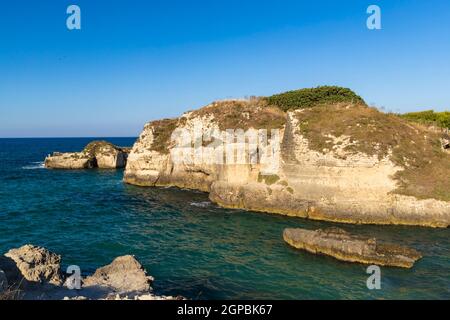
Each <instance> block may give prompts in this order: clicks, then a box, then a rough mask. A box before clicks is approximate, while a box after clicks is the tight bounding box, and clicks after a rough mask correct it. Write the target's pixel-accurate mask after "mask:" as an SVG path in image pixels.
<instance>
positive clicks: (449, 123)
mask: <svg viewBox="0 0 450 320" xmlns="http://www.w3.org/2000/svg"><path fill="white" fill-rule="evenodd" d="M400 117H402V118H404V119H407V120H411V121H414V122H418V123H422V124H425V125H433V126H436V127H441V128H447V129H450V112H449V111H445V112H434V111H433V110H427V111H422V112H411V113H405V114H402V115H400Z"/></svg>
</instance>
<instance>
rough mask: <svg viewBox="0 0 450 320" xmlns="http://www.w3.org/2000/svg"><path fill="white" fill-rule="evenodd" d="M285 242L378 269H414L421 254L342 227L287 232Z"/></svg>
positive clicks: (298, 247) (288, 230)
mask: <svg viewBox="0 0 450 320" xmlns="http://www.w3.org/2000/svg"><path fill="white" fill-rule="evenodd" d="M283 238H284V241H286V242H287V243H288V244H289V245H291V246H293V247H294V248H297V249H302V250H306V251H308V252H311V253H316V254H325V255H328V256H332V257H334V258H336V259H338V260H342V261H348V262H358V263H364V264H375V265H379V266H390V267H401V268H412V267H413V265H414V263H415V262H416V261H417V260H419V259H420V258H422V255H421V254H420V253H419V252H417V251H416V250H414V249H410V248H406V247H402V246H398V245H395V244H381V243H378V242H377V240H376V239H373V238H372V239H369V238H364V237H360V236H355V235H351V234H349V233H347V232H346V231H344V230H342V229H339V228H329V229H325V230H320V229H319V230H316V231H312V230H305V229H285V230H284V232H283Z"/></svg>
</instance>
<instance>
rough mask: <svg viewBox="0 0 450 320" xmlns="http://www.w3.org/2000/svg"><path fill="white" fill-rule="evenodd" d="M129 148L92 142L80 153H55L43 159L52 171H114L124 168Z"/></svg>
mask: <svg viewBox="0 0 450 320" xmlns="http://www.w3.org/2000/svg"><path fill="white" fill-rule="evenodd" d="M129 152H130V150H129V148H122V147H117V146H115V145H113V144H111V143H109V142H106V141H93V142H91V143H89V144H88V145H87V146H86V147H85V148H84V150H83V151H81V152H66V153H60V152H55V153H53V154H52V155H49V156H48V157H47V158H46V159H45V167H46V168H52V169H92V168H100V169H116V168H124V167H125V165H126V162H127V157H128V153H129Z"/></svg>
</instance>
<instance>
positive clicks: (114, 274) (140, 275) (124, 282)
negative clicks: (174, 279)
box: [83, 255, 153, 292]
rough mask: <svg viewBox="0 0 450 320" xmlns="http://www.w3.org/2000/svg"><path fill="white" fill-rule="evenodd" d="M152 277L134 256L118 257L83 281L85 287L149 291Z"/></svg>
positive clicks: (117, 290) (120, 290)
mask: <svg viewBox="0 0 450 320" xmlns="http://www.w3.org/2000/svg"><path fill="white" fill-rule="evenodd" d="M151 281H153V278H152V277H149V276H147V274H146V272H145V270H144V268H143V267H142V266H141V264H140V263H139V262H138V261H137V260H136V259H135V258H134V257H133V256H130V255H128V256H123V257H118V258H116V259H115V260H114V261H113V262H112V263H111V264H109V265H107V266H104V267H102V268H99V269H97V271H95V273H94V274H93V275H92V276H90V277H87V278H86V279H85V280H84V281H83V285H84V286H85V287H90V286H104V287H109V288H111V289H113V290H114V291H116V292H146V291H149V290H150V289H151V288H150V282H151Z"/></svg>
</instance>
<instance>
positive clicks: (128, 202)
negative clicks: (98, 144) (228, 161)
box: [0, 138, 450, 299]
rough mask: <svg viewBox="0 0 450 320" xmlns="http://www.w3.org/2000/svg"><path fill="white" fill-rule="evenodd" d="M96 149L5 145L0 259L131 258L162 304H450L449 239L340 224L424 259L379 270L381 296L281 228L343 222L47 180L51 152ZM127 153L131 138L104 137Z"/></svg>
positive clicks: (81, 179) (116, 175)
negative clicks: (287, 238)
mask: <svg viewBox="0 0 450 320" xmlns="http://www.w3.org/2000/svg"><path fill="white" fill-rule="evenodd" d="M91 140H92V139H84V138H83V139H0V252H1V253H3V252H6V251H7V250H8V249H10V248H14V247H19V246H21V245H23V244H27V243H32V244H35V245H40V246H45V247H47V248H48V249H50V250H52V251H54V252H57V253H59V254H61V255H62V257H63V265H64V266H67V265H71V264H76V265H79V266H80V267H81V269H82V271H83V272H84V273H89V272H92V271H94V270H95V269H96V268H97V267H100V266H102V265H105V264H107V263H110V262H111V261H112V259H114V258H115V257H117V256H119V255H124V254H134V255H136V256H137V258H138V259H139V260H140V261H141V262H142V263H143V264H144V266H145V267H146V269H147V270H148V272H149V273H150V274H151V275H152V276H154V277H155V279H156V281H155V282H154V284H153V287H154V289H155V291H156V292H157V293H158V294H167V295H178V294H179V295H183V296H186V297H188V298H191V299H450V242H449V236H450V230H448V229H436V230H435V229H427V228H410V227H389V226H388V227H386V226H383V227H382V226H351V225H339V226H342V227H344V228H345V229H346V230H348V231H351V232H354V233H358V234H362V235H369V236H374V237H379V238H382V239H384V240H388V241H393V242H398V243H400V244H404V245H408V246H411V247H413V248H415V249H417V250H419V251H421V252H422V253H423V254H424V258H423V259H422V260H421V261H419V262H418V263H417V264H416V266H415V267H414V268H413V269H411V270H404V269H396V268H382V282H381V284H382V289H381V290H378V291H370V290H368V289H367V287H366V279H367V277H368V275H367V274H366V273H365V271H366V267H365V266H362V265H358V264H350V263H344V262H340V261H336V260H334V259H332V258H329V257H324V256H315V255H312V254H308V253H305V252H300V251H297V250H295V249H292V248H290V247H289V246H287V245H286V244H285V243H284V242H283V239H282V231H283V229H284V228H286V227H304V228H310V229H315V228H320V227H328V226H333V225H335V226H336V224H331V223H322V222H314V221H308V220H304V219H299V218H289V217H282V216H278V215H270V214H262V213H251V212H246V211H240V210H226V209H222V208H219V207H217V206H215V205H214V204H211V203H210V202H209V201H208V197H207V195H206V194H203V193H200V192H191V191H186V190H178V189H161V188H158V189H152V188H139V187H135V186H130V185H126V184H124V183H123V182H122V176H123V171H122V170H117V171H115V170H89V171H56V170H47V169H44V168H43V166H42V161H43V159H44V158H45V156H46V155H47V154H48V153H51V152H53V151H77V150H81V149H82V148H83V147H84V145H86V144H87V143H88V142H89V141H91ZM108 140H109V141H111V142H112V143H115V144H118V145H122V146H131V145H132V144H133V142H134V139H131V138H129V139H128V138H108Z"/></svg>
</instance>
